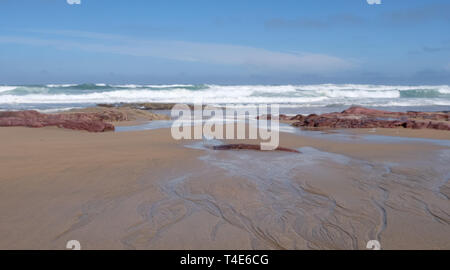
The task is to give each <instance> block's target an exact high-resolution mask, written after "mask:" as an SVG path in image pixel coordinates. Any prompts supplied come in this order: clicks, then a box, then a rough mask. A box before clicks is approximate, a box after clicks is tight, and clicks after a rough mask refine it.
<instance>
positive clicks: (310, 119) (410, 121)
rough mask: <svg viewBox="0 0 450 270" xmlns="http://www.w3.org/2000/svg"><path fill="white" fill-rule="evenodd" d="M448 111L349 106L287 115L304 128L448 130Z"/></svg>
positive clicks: (294, 124) (297, 125)
mask: <svg viewBox="0 0 450 270" xmlns="http://www.w3.org/2000/svg"><path fill="white" fill-rule="evenodd" d="M449 116H450V113H448V112H435V113H434V112H406V113H403V112H389V111H381V110H374V109H368V108H364V107H351V108H349V109H347V110H345V111H343V112H340V113H326V114H322V115H316V114H310V115H308V116H304V115H296V116H294V117H292V118H290V120H291V121H294V122H293V123H292V125H293V126H296V127H307V128H413V129H424V128H428V129H438V130H450V122H449Z"/></svg>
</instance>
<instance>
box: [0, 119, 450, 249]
mask: <svg viewBox="0 0 450 270" xmlns="http://www.w3.org/2000/svg"><path fill="white" fill-rule="evenodd" d="M352 132H353V134H351V135H345V138H346V139H342V140H341V139H333V136H332V135H331V136H326V135H324V136H311V135H309V133H308V134H305V135H302V134H289V133H281V135H280V146H283V147H290V148H294V149H298V150H299V151H301V153H300V154H297V153H281V152H260V151H246V150H240V151H215V150H211V149H208V148H206V147H205V145H204V143H203V141H186V140H184V141H176V140H174V139H172V137H171V135H170V129H167V128H162V129H155V130H146V131H131V132H106V133H88V132H84V131H72V130H66V129H60V128H55V127H45V128H39V129H34V128H24V127H1V128H0V149H2V151H1V152H0V171H1V172H2V173H1V174H0V216H1V219H0V249H65V248H66V243H67V241H69V240H78V241H79V242H80V243H81V245H82V248H83V249H366V243H367V241H369V240H379V241H380V243H381V246H382V248H383V249H449V248H450V241H448V240H449V239H450V204H449V203H448V202H449V198H450V183H449V182H448V179H449V170H448V164H449V162H450V147H449V144H448V142H449V139H450V138H449V137H448V133H443V131H437V130H425V133H426V134H424V131H422V130H401V132H402V134H401V135H402V136H404V135H405V133H407V134H406V135H407V136H406V137H413V138H429V139H430V138H431V139H433V138H434V139H440V140H438V141H436V142H438V143H434V142H428V141H426V140H425V141H423V142H422V141H412V142H411V141H408V140H405V141H400V142H399V141H395V140H394V141H390V140H388V139H386V140H370V139H365V137H364V135H363V134H370V133H371V132H370V130H352ZM380 132H383V131H380ZM392 132H393V130H390V131H388V132H387V133H389V134H388V135H393V134H390V133H392ZM444 132H445V131H444ZM379 137H384V138H392V137H386V136H379ZM233 142H236V141H233ZM241 142H245V141H241ZM439 142H443V143H442V144H439ZM253 143H254V142H253Z"/></svg>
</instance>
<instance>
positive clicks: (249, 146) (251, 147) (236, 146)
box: [213, 144, 300, 153]
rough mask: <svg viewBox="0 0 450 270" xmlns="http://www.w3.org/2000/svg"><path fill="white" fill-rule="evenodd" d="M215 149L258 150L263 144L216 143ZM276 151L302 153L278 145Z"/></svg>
mask: <svg viewBox="0 0 450 270" xmlns="http://www.w3.org/2000/svg"><path fill="white" fill-rule="evenodd" d="M213 149H214V150H257V151H262V150H261V146H260V145H258V144H224V145H216V146H214V147H213ZM275 151H283V152H291V153H300V152H299V151H297V150H295V149H290V148H284V147H277V148H276V149H275Z"/></svg>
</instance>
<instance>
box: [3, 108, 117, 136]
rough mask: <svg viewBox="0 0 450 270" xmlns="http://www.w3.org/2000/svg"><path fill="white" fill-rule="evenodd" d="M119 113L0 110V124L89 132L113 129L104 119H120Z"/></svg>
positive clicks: (4, 125)
mask: <svg viewBox="0 0 450 270" xmlns="http://www.w3.org/2000/svg"><path fill="white" fill-rule="evenodd" d="M122 117H123V116H121V115H115V114H114V115H111V114H108V113H105V114H101V113H72V114H43V113H39V112H37V111H17V112H12V111H11V112H0V126H2V127H12V126H15V127H17V126H23V127H34V128H39V127H47V126H57V127H62V128H68V129H75V130H86V131H89V132H105V131H113V130H114V126H113V125H112V124H109V123H105V122H103V121H105V120H108V121H109V120H111V119H121V118H122Z"/></svg>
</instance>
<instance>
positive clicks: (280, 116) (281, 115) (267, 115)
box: [256, 114, 290, 120]
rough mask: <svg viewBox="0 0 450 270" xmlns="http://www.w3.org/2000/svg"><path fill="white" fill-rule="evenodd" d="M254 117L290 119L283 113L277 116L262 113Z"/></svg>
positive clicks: (260, 118)
mask: <svg viewBox="0 0 450 270" xmlns="http://www.w3.org/2000/svg"><path fill="white" fill-rule="evenodd" d="M256 119H257V120H272V119H276V120H290V118H289V116H287V115H285V114H280V115H278V116H273V115H271V114H263V115H261V116H257V117H256Z"/></svg>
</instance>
